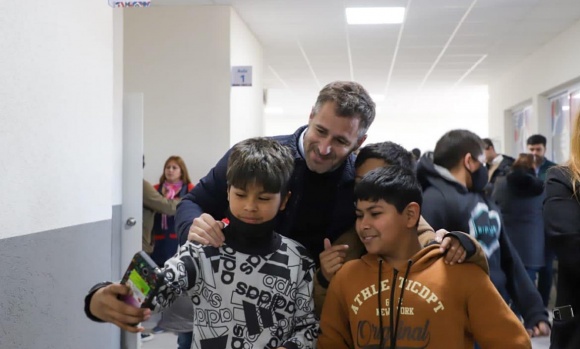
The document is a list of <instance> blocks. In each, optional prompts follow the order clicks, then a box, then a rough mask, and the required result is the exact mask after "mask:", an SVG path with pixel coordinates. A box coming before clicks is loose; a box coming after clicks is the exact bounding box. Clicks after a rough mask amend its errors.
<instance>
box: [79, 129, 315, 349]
mask: <svg viewBox="0 0 580 349" xmlns="http://www.w3.org/2000/svg"><path fill="white" fill-rule="evenodd" d="M293 163H294V159H293V157H292V154H291V152H290V151H289V150H288V149H287V148H285V147H283V146H282V145H280V144H279V143H278V142H276V141H274V140H271V139H265V138H253V139H249V140H246V141H243V142H240V143H238V144H237V145H236V146H235V147H234V148H233V150H232V153H231V155H230V158H229V162H228V170H227V180H228V201H229V210H228V212H227V217H228V219H229V221H230V223H229V225H228V226H227V227H226V228H225V229H224V235H225V243H224V245H223V246H221V247H219V248H216V247H212V246H202V245H200V244H197V243H192V242H187V243H186V244H184V245H183V246H182V247H181V249H180V251H179V253H178V254H177V255H176V256H174V257H173V258H171V259H169V260H168V261H167V262H166V263H165V268H164V270H165V280H164V281H165V282H164V285H163V286H162V287H161V288H160V291H159V294H158V296H157V297H156V301H157V309H159V308H165V307H168V306H169V305H170V304H171V303H172V302H173V301H174V300H175V299H176V298H177V297H179V296H182V295H187V296H188V297H189V298H190V299H191V300H192V302H193V303H194V314H193V319H194V328H193V343H194V344H193V347H195V348H200V349H205V348H212V349H226V348H248V347H255V348H286V349H294V348H304V349H306V348H314V347H315V346H316V339H317V335H318V322H317V319H316V317H315V316H314V313H313V311H314V302H313V298H312V289H313V282H312V280H313V273H314V263H313V261H312V259H311V258H310V256H308V253H307V252H306V250H305V249H304V247H303V246H302V245H300V244H299V243H297V242H295V241H293V240H291V239H288V238H286V237H283V236H281V235H278V234H277V233H276V232H275V231H274V230H273V229H274V227H275V225H276V219H275V217H276V214H277V213H278V211H280V210H283V209H284V207H285V205H286V202H287V200H288V197H289V195H290V193H289V192H288V190H287V188H288V180H289V178H290V176H291V173H292V169H293ZM128 292H129V291H128V289H127V288H126V287H125V286H124V285H118V284H108V285H107V284H99V285H97V286H96V287H94V288H93V290H91V292H90V293H89V295H88V296H87V299H86V301H85V302H86V306H85V310H86V312H87V316H89V318H91V319H93V320H95V321H107V322H113V323H114V324H116V325H117V326H119V327H121V328H123V329H126V330H128V331H131V332H138V331H142V330H143V329H142V328H141V327H136V326H131V325H130V324H131V323H133V324H134V323H137V322H140V321H143V320H145V319H147V318H148V317H149V316H150V310H147V309H139V308H134V307H131V306H128V305H126V304H124V303H123V302H121V301H119V300H117V296H118V295H123V294H127V293H128ZM157 309H156V310H157ZM121 318H122V319H123V321H119V319H121Z"/></svg>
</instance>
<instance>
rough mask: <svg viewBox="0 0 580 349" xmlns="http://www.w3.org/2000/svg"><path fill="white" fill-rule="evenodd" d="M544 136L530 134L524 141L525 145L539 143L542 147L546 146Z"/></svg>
mask: <svg viewBox="0 0 580 349" xmlns="http://www.w3.org/2000/svg"><path fill="white" fill-rule="evenodd" d="M546 141H547V140H546V137H544V136H542V135H539V134H538V135H531V136H529V137H528V140H527V141H526V143H527V145H534V144H541V145H543V146H544V147H545V146H546Z"/></svg>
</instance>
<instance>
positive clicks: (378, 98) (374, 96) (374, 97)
mask: <svg viewBox="0 0 580 349" xmlns="http://www.w3.org/2000/svg"><path fill="white" fill-rule="evenodd" d="M371 98H372V100H373V101H375V102H382V101H384V100H385V95H378V94H372V93H371Z"/></svg>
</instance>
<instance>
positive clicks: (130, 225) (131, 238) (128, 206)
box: [119, 93, 143, 349]
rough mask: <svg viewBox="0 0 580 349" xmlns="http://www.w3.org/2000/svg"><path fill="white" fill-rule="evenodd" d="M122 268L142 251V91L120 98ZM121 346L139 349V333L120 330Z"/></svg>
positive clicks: (125, 348) (121, 273)
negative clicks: (121, 112) (121, 129)
mask: <svg viewBox="0 0 580 349" xmlns="http://www.w3.org/2000/svg"><path fill="white" fill-rule="evenodd" d="M121 224H122V228H121V261H120V262H121V263H120V267H121V270H120V271H119V273H120V275H123V273H124V272H125V270H126V268H127V266H129V263H130V262H131V258H133V255H134V254H135V253H136V252H138V251H140V250H141V234H142V232H143V227H142V224H143V94H142V93H129V94H125V97H124V99H123V204H122V207H121ZM121 348H123V349H140V348H141V341H140V337H139V335H138V334H132V333H128V332H125V331H123V332H122V335H121Z"/></svg>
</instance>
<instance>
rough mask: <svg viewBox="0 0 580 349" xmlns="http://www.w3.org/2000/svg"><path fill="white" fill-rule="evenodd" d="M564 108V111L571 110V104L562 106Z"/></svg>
mask: <svg viewBox="0 0 580 349" xmlns="http://www.w3.org/2000/svg"><path fill="white" fill-rule="evenodd" d="M562 110H563V111H568V110H570V106H569V105H563V106H562Z"/></svg>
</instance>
